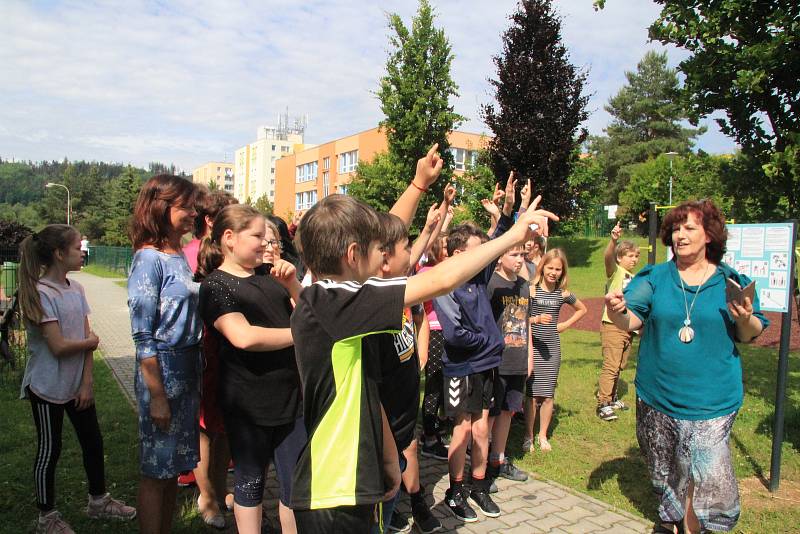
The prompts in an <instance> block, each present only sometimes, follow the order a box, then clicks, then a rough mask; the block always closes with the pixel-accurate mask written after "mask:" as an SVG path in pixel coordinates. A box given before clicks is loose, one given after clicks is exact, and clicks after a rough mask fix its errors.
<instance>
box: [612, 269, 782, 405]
mask: <svg viewBox="0 0 800 534" xmlns="http://www.w3.org/2000/svg"><path fill="white" fill-rule="evenodd" d="M725 278H731V279H732V280H734V281H736V282H738V283H739V284H740V285H741V286H745V285H747V284H749V283H750V279H749V278H747V277H746V276H744V275H741V274H739V273H738V272H736V271H735V270H733V269H732V268H731V267H729V266H728V265H726V264H724V263H721V264H720V265H719V266H718V267H717V269H716V271H715V272H714V274H713V275H712V276H711V278H709V279H708V281H706V283H705V284H704V285H703V286H702V287H701V288H700V293H699V294H697V286H687V285H685V284H684V287H685V288H686V300H687V302H688V305H689V306H691V305H692V299H694V297H695V294H697V301H696V303H695V305H694V309H693V311H692V314H691V321H692V328H693V329H694V332H695V335H694V340H693V341H692V342H691V343H683V342H682V341H681V340H680V339H679V338H678V332H679V331H680V329H681V328H682V327H683V321H684V319H685V318H686V308H685V304H684V298H683V297H684V295H683V291H682V290H681V282H680V278H679V275H678V269H677V266H676V265H675V262H674V261H668V262H666V263H662V264H659V265H649V266H647V267H645V268H644V269H642V270H641V271H640V272H639V274H637V275H636V276H635V277H634V279H633V280H631V282H630V284H628V287H627V288H626V289H625V300H626V302H627V305H628V309H629V310H630V311H631V312H632V313H633V314H635V315H636V316H637V317H639V319H641V320H642V322H643V323H644V330H643V333H642V340H641V342H640V345H639V360H638V363H637V368H636V393H637V394H638V396H639V397H640V398H641V399H642V400H643V401H644V402H646V403H647V404H649V405H650V406H652V407H654V408H655V409H657V410H659V411H661V412H663V413H665V414H667V415H669V416H670V417H674V418H676V419H690V420H697V419H712V418H714V417H720V416H722V415H727V414H730V413H733V412H734V411H736V410H738V409H739V407H740V406H741V405H742V398H743V388H742V364H741V361H740V357H739V351H738V349H737V348H736V344H735V342H734V341H735V337H736V325H735V323H734V321H733V318H732V317H731V316H730V314H729V313H728V307H727V303H726V299H725ZM753 310H754V312H753V313H754V315H755V316H756V317H758V319H759V320H760V321H761V324H762V325H763V326H764V328H766V327H767V326H768V325H769V321H767V319H766V318H765V317H764V315H763V314H762V313H761V309H760V306H759V301H758V295H757V294H756V297H755V302H753Z"/></svg>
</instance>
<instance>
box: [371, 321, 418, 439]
mask: <svg viewBox="0 0 800 534" xmlns="http://www.w3.org/2000/svg"><path fill="white" fill-rule="evenodd" d="M423 313H425V310H424V309H423V307H422V306H421V305H420V306H415V309H414V310H413V312H412V310H411V309H410V308H406V309H404V310H403V329H402V330H401V331H400V332H398V333H396V334H381V335H380V344H381V385H380V391H381V403H382V404H383V409H384V411H385V412H386V418H387V419H388V420H389V426H390V427H392V433H393V434H394V439H395V443H396V444H397V450H398V452H400V451H402V450H403V449H405V448H406V447H408V446H409V445H410V444H411V440H412V439H414V428H415V427H416V424H417V415H418V412H419V355H418V354H417V345H416V343H415V336H414V334H415V332H414V319H413V315H415V314H417V315H419V314H423Z"/></svg>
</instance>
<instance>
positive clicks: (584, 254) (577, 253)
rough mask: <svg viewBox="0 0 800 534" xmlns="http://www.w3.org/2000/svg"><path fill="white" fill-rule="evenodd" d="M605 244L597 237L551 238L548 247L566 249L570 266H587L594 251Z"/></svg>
mask: <svg viewBox="0 0 800 534" xmlns="http://www.w3.org/2000/svg"><path fill="white" fill-rule="evenodd" d="M601 246H603V243H602V241H600V240H597V239H582V238H570V239H551V240H550V243H548V248H560V249H562V250H564V252H565V253H566V254H567V258H569V266H570V267H585V266H587V265H589V258H591V257H592V253H593V252H594V251H595V250H597V249H598V248H600V247H601Z"/></svg>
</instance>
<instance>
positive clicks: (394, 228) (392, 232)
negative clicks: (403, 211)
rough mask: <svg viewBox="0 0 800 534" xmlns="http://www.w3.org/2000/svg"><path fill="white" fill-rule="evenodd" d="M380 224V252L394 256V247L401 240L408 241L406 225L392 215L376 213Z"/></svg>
mask: <svg viewBox="0 0 800 534" xmlns="http://www.w3.org/2000/svg"><path fill="white" fill-rule="evenodd" d="M378 219H379V220H380V224H381V250H383V251H384V252H388V253H389V254H390V255H391V254H394V246H395V245H396V244H397V243H399V242H401V241H402V240H403V239H409V236H408V228H407V227H406V223H404V222H403V220H402V219H401V218H400V217H398V216H397V215H394V214H392V213H383V212H378Z"/></svg>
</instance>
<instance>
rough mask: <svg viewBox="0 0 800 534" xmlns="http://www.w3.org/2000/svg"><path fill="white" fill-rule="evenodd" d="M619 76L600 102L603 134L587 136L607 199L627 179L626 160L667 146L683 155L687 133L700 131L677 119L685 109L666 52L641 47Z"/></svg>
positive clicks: (687, 147) (628, 167)
mask: <svg viewBox="0 0 800 534" xmlns="http://www.w3.org/2000/svg"><path fill="white" fill-rule="evenodd" d="M625 77H626V78H627V80H628V82H627V84H626V85H625V86H623V87H622V89H620V90H619V92H618V93H617V94H616V95H614V96H613V97H611V98H610V99H609V101H608V104H607V105H606V106H605V110H606V111H608V112H609V113H610V114H611V117H612V122H611V124H609V125H608V127H607V128H606V129H605V132H606V136H603V137H596V138H593V139H592V142H591V150H592V152H593V153H594V154H595V155H596V156H597V157H598V159H599V160H600V162H601V164H602V166H603V170H604V174H605V176H606V179H607V180H608V186H609V187H608V189H607V195H606V200H607V201H608V202H611V203H616V202H617V197H618V195H619V193H620V192H621V191H622V190H624V189H625V186H626V185H627V184H628V182H629V181H630V177H631V169H632V167H631V165H633V164H636V163H642V162H644V161H647V160H648V159H651V158H655V157H658V156H659V155H660V154H664V153H667V152H677V153H679V154H682V155H685V154H687V153H688V152H689V150H690V149H691V148H692V146H693V144H694V142H693V139H694V138H695V137H696V136H697V135H701V134H702V133H703V132H705V128H699V129H693V128H685V127H683V126H682V125H681V122H682V121H685V120H686V119H687V118H688V113H687V112H686V110H685V109H684V107H683V106H682V104H681V101H680V97H679V95H680V85H679V82H678V76H677V72H676V71H675V69H670V68H668V67H667V54H666V52H663V53H658V52H654V51H649V52H647V53H646V54H645V56H644V58H642V60H641V61H640V62H639V64H638V65H637V67H636V72H630V71H629V72H626V73H625Z"/></svg>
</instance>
